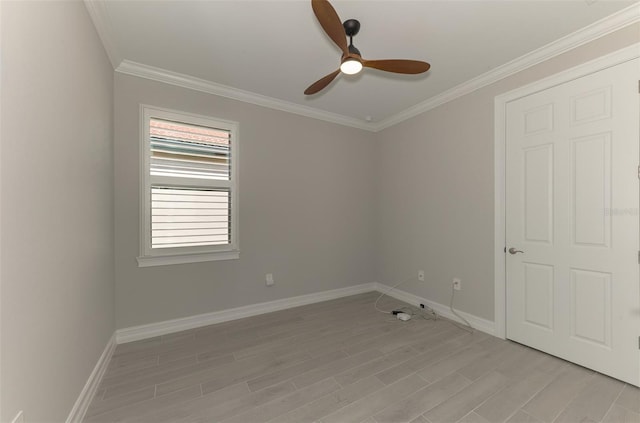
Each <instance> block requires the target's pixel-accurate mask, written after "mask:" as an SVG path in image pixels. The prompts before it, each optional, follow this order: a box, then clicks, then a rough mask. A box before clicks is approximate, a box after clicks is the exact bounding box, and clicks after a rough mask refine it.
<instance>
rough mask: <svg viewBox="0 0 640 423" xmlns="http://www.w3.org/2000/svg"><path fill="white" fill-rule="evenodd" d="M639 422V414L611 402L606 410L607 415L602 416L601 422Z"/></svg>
mask: <svg viewBox="0 0 640 423" xmlns="http://www.w3.org/2000/svg"><path fill="white" fill-rule="evenodd" d="M638 422H640V414H638V413H636V412H634V411H631V410H629V409H628V408H624V407H622V406H619V405H618V404H613V406H612V407H611V409H610V410H609V411H608V412H607V415H606V416H604V419H603V420H602V423H638Z"/></svg>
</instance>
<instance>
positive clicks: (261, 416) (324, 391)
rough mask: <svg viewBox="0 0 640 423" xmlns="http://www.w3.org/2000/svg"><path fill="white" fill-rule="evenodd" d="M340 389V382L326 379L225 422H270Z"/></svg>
mask: <svg viewBox="0 0 640 423" xmlns="http://www.w3.org/2000/svg"><path fill="white" fill-rule="evenodd" d="M339 389H340V385H338V382H336V381H335V380H334V379H333V378H330V379H324V380H322V381H320V382H318V383H315V384H313V385H309V386H307V387H305V388H302V389H298V390H296V391H295V392H293V393H291V394H289V395H287V396H284V397H282V398H279V399H277V400H275V401H271V402H269V403H266V404H264V405H261V406H259V407H255V408H253V409H251V410H249V411H247V412H244V413H241V414H238V415H236V416H234V417H231V418H229V419H225V420H223V422H225V423H255V422H265V421H270V420H273V419H275V418H277V417H279V416H282V415H283V414H286V413H288V412H289V411H291V410H295V409H296V408H299V407H302V406H303V405H305V404H307V403H309V402H312V401H314V400H316V399H318V398H321V397H323V396H325V395H328V394H330V393H332V392H335V391H337V390H339Z"/></svg>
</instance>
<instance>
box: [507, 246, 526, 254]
mask: <svg viewBox="0 0 640 423" xmlns="http://www.w3.org/2000/svg"><path fill="white" fill-rule="evenodd" d="M516 253H524V251H520V250H516V249H515V248H513V247H511V248H509V254H516Z"/></svg>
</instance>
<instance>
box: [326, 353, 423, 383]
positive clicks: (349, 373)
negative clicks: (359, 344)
mask: <svg viewBox="0 0 640 423" xmlns="http://www.w3.org/2000/svg"><path fill="white" fill-rule="evenodd" d="M416 355H418V353H417V352H416V351H415V350H414V349H413V348H411V347H403V348H400V349H398V350H396V351H392V352H390V353H389V354H386V355H384V356H383V357H380V358H377V359H375V360H371V361H369V362H368V363H364V364H361V365H360V366H357V367H354V368H352V369H349V370H346V371H344V372H342V373H340V374H338V375H336V376H335V378H336V380H337V381H338V383H339V384H340V385H342V386H348V385H351V384H352V383H356V382H358V381H359V380H361V379H364V378H367V377H369V376H372V375H375V374H378V373H381V372H383V371H385V370H387V369H388V368H390V367H393V366H396V365H398V364H401V363H403V362H405V361H407V360H409V359H410V358H412V357H415V356H416Z"/></svg>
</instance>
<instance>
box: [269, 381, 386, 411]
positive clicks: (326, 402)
mask: <svg viewBox="0 0 640 423" xmlns="http://www.w3.org/2000/svg"><path fill="white" fill-rule="evenodd" d="M384 386H385V385H384V384H383V383H382V382H380V380H378V379H377V378H375V377H373V376H370V377H368V378H365V379H361V380H360V381H358V382H355V383H353V384H351V385H349V386H347V387H346V388H342V389H340V390H338V391H335V392H333V393H331V394H329V395H326V396H324V397H322V398H319V399H317V400H315V401H312V402H310V403H309V404H307V405H304V406H302V407H300V408H297V409H295V410H293V411H290V412H288V413H287V414H285V415H283V416H279V417H277V418H276V419H274V420H272V422H273V423H275V422H277V423H307V422H308V423H312V422H315V421H318V420H320V419H322V418H323V417H325V416H327V415H329V414H331V413H333V412H335V411H336V410H339V409H341V408H343V407H346V406H347V405H349V404H351V403H353V402H355V401H357V400H359V399H360V398H363V397H366V396H367V395H369V394H371V393H373V392H375V391H377V390H378V389H381V388H383V387H384Z"/></svg>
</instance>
